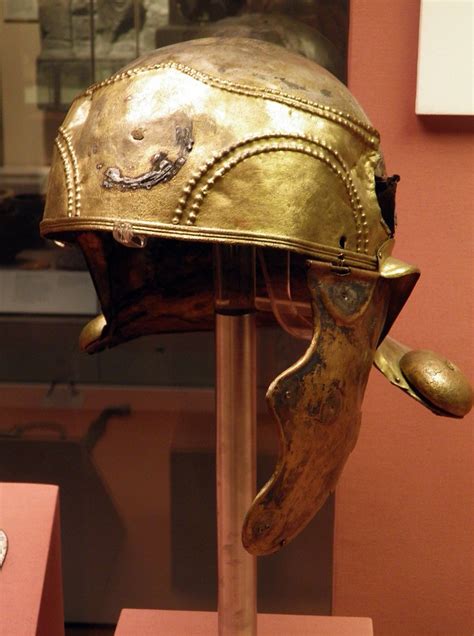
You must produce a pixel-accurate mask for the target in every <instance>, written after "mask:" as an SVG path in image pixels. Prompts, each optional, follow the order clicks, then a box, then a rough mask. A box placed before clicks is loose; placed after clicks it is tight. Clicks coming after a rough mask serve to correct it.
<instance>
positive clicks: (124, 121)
mask: <svg viewBox="0 0 474 636" xmlns="http://www.w3.org/2000/svg"><path fill="white" fill-rule="evenodd" d="M396 182H397V178H396V177H392V178H388V177H387V176H386V175H385V172H384V166H383V160H382V157H381V154H380V150H379V135H378V133H377V131H376V130H375V129H374V128H373V127H372V126H371V124H370V122H369V121H368V119H367V117H366V115H365V114H364V112H363V110H362V109H361V107H360V106H359V104H358V103H357V101H356V100H355V99H354V98H353V97H352V95H351V94H350V92H349V91H348V89H347V88H346V87H345V86H344V85H343V84H342V83H341V82H339V81H338V80H337V79H336V78H335V77H334V76H332V75H331V74H330V73H329V72H327V71H326V70H324V69H323V68H321V67H320V66H318V65H317V64H316V63H314V62H313V61H310V60H308V59H305V58H303V57H300V56H298V55H295V54H293V53H291V52H289V51H287V50H285V49H283V48H280V47H277V46H275V45H273V44H269V43H267V42H260V41H257V40H250V39H238V38H229V39H222V40H217V39H215V38H209V39H202V40H195V41H191V42H186V43H183V44H178V45H174V46H169V47H166V48H163V49H160V50H158V51H155V52H153V53H151V54H149V55H145V56H143V57H141V58H139V59H138V60H136V61H135V62H133V63H131V64H130V65H129V66H127V67H125V68H124V69H123V70H122V71H120V72H119V73H117V74H116V75H113V76H112V77H110V78H109V79H107V80H105V81H103V82H100V83H98V84H96V85H94V86H92V87H90V88H89V89H88V90H86V91H85V93H84V94H82V95H80V96H79V97H78V98H77V99H76V100H75V101H74V103H73V105H72V107H71V109H70V111H69V113H68V115H67V117H66V119H65V121H64V124H63V125H62V126H61V128H60V130H59V134H58V137H57V139H56V150H55V155H54V158H53V163H52V168H51V175H50V181H49V190H48V196H47V203H46V211H45V215H44V220H43V222H42V232H43V234H44V235H45V236H48V237H49V238H54V239H59V240H66V241H77V243H78V244H79V245H80V247H81V248H82V250H83V252H84V254H85V257H86V260H87V262H88V265H89V268H90V271H91V274H92V277H93V279H94V283H95V286H96V289H97V293H98V296H99V298H100V302H101V305H102V310H103V316H101V317H99V318H98V319H96V320H95V321H93V323H92V324H91V325H90V326H89V327H86V329H85V330H84V332H83V334H82V337H81V342H82V346H83V348H84V349H85V350H87V351H89V352H93V351H97V350H100V349H102V348H104V347H108V346H114V345H116V344H118V343H120V342H122V341H125V340H128V339H131V338H134V337H137V336H140V335H144V334H151V333H156V332H159V331H179V330H196V329H212V328H213V323H214V297H213V282H212V245H213V244H229V245H235V244H244V245H251V246H255V247H256V248H257V250H258V252H259V254H260V263H261V266H260V269H259V276H258V280H257V297H258V298H259V299H260V302H259V303H257V309H260V310H261V311H259V321H260V323H261V324H269V323H271V322H272V321H273V320H274V313H275V314H276V317H277V319H278V321H279V322H280V323H282V324H283V325H284V326H285V327H286V328H288V330H289V331H293V332H295V333H298V334H299V335H303V336H306V335H308V334H309V337H310V339H311V342H310V344H309V348H308V350H307V352H306V353H305V355H304V356H303V358H302V359H301V360H299V361H298V362H296V364H295V365H294V366H292V367H291V368H290V369H288V370H287V371H285V372H284V373H283V374H281V375H280V376H279V377H278V378H277V379H276V380H275V381H274V382H273V383H272V384H271V386H270V388H269V390H268V394H267V400H268V403H269V406H270V410H271V411H272V413H273V414H274V416H275V418H276V420H277V422H278V424H279V429H280V438H281V456H280V460H279V462H278V465H277V468H276V470H275V473H274V475H273V477H272V478H271V479H270V481H269V482H268V483H267V484H266V486H265V487H264V488H263V489H262V491H261V492H260V493H259V494H258V496H257V498H256V499H255V501H254V503H253V504H252V507H251V509H250V510H249V512H248V514H247V517H246V519H245V522H244V529H243V542H244V545H245V546H246V548H247V549H248V550H249V551H250V552H252V553H254V554H268V553H271V552H274V551H276V550H278V549H279V548H280V547H281V546H282V545H284V544H285V543H286V542H288V541H289V540H290V539H292V538H293V537H294V536H295V535H296V534H297V533H298V532H299V531H300V530H301V529H302V528H303V527H304V526H305V525H306V524H307V523H308V522H309V521H310V519H311V518H312V517H313V516H314V514H315V513H316V512H317V510H318V509H319V508H320V507H321V505H322V504H323V503H324V501H325V499H326V498H327V496H328V494H329V493H330V492H331V491H332V490H333V489H334V488H335V485H336V482H337V479H338V477H339V475H340V473H341V471H342V468H343V466H344V464H345V461H346V459H347V457H348V455H349V453H350V452H351V450H352V448H353V447H354V444H355V442H356V440H357V435H358V430H359V425H360V408H361V403H362V398H363V394H364V390H365V385H366V382H367V378H368V374H369V370H370V368H371V365H372V363H373V361H374V356H376V349H377V347H379V349H378V352H377V364H378V365H379V367H380V368H381V369H382V371H383V372H384V373H385V374H386V375H387V377H389V379H390V380H391V381H392V382H393V383H395V384H397V385H398V386H400V387H401V388H404V389H405V390H406V391H407V392H408V393H410V394H411V395H412V396H413V397H415V398H416V399H418V400H420V401H421V402H423V403H425V404H426V405H427V406H429V407H430V408H432V409H433V410H434V411H435V412H438V413H442V414H446V415H453V416H462V415H464V414H465V413H466V412H467V411H468V410H469V408H470V402H471V399H472V396H471V391H470V387H469V385H468V384H467V382H466V380H465V379H464V377H463V376H462V374H461V373H460V372H459V371H458V370H457V369H456V368H455V367H453V365H451V363H449V362H447V361H444V360H442V359H441V358H439V357H437V356H436V355H435V354H430V353H427V352H416V355H417V356H418V358H416V355H415V359H413V356H414V353H413V352H411V353H410V352H409V351H408V349H406V348H405V347H403V345H399V344H398V343H396V342H395V341H393V340H390V339H389V338H385V336H386V334H387V332H388V330H389V328H390V326H391V324H392V323H393V321H394V319H395V318H396V316H397V314H398V313H399V311H400V309H401V308H402V306H403V304H404V303H405V301H406V299H407V297H408V295H409V294H410V292H411V290H412V288H413V286H414V284H415V283H416V280H417V278H418V275H419V273H418V270H417V269H416V268H414V267H411V266H408V265H405V264H404V263H401V262H400V261H398V260H396V259H394V258H392V257H391V255H390V254H391V250H392V246H393V234H394V229H395V212H394V195H395V187H396ZM134 247H141V248H142V249H133V248H134ZM130 248H132V249H130ZM265 301H267V302H266V303H265ZM280 301H283V302H280ZM270 306H271V307H273V310H274V312H269V311H266V309H268V307H270ZM282 307H284V308H288V307H290V309H289V310H288V309H281V308H282ZM305 308H308V311H306V309H305ZM380 343H382V344H380ZM379 345H380V346H379ZM407 356H408V358H407ZM420 356H421V357H420ZM449 365H451V366H449ZM434 368H436V369H437V371H436V373H434V372H433V369H434ZM440 368H442V370H443V373H444V379H443V380H442V381H440V380H439V378H440V375H439V373H438V372H439V369H440ZM404 371H405V373H404ZM433 378H435V380H436V382H437V384H436V382H435V384H436V386H435V384H433V381H432V380H433Z"/></svg>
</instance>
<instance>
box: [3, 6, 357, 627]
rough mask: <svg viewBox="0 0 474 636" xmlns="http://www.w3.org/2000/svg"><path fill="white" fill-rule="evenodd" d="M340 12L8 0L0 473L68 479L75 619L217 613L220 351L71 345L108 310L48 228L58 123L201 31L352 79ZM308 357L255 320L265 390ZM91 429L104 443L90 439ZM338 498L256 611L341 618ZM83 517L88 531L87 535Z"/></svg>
mask: <svg viewBox="0 0 474 636" xmlns="http://www.w3.org/2000/svg"><path fill="white" fill-rule="evenodd" d="M347 5H348V0H5V2H3V3H2V4H0V80H1V81H0V325H1V329H0V347H1V352H2V355H1V356H0V383H1V384H0V406H1V407H2V408H1V412H2V418H0V454H1V453H2V452H3V453H4V456H5V457H7V456H8V457H10V460H9V461H5V462H3V463H2V464H1V466H2V468H1V470H0V481H2V480H3V481H28V480H29V481H38V482H41V481H44V482H48V481H49V482H51V481H54V482H55V483H58V484H59V485H60V486H61V489H62V502H61V506H62V514H63V523H62V525H63V552H64V562H65V568H64V573H65V606H66V620H67V621H68V622H75V623H85V624H113V623H114V622H115V621H116V619H117V617H118V613H119V611H120V608H121V607H123V606H128V607H131V606H132V607H162V608H183V609H212V608H214V607H215V598H216V594H215V589H216V583H215V578H216V561H215V500H214V481H213V480H214V477H213V475H214V461H215V460H214V441H213V435H214V419H213V393H212V387H213V383H214V351H213V334H212V333H206V332H203V333H191V334H185V335H183V334H181V335H176V334H163V335H160V336H153V337H148V338H145V339H142V340H137V341H134V342H130V343H128V344H127V345H125V346H123V347H121V348H119V349H117V350H115V349H113V350H108V351H105V352H102V353H100V354H97V355H96V356H94V357H89V356H87V355H86V354H83V353H80V352H79V351H78V349H77V345H76V342H77V338H78V334H79V332H80V330H81V328H82V326H83V325H84V324H85V323H86V322H87V321H88V320H89V319H90V317H91V316H94V315H96V313H98V311H99V307H98V303H97V298H96V294H95V290H94V287H93V285H92V282H91V279H90V277H89V273H88V271H87V267H86V264H85V262H84V259H83V257H82V255H81V253H80V252H79V251H78V250H77V249H76V248H74V247H62V246H59V245H55V244H53V243H51V242H49V241H45V240H43V239H42V238H41V237H40V234H39V221H40V219H41V216H42V210H43V206H44V197H45V191H46V184H47V177H48V166H49V163H50V161H51V152H52V148H53V144H54V138H55V136H56V132H57V129H58V127H59V125H60V124H61V122H62V120H63V118H64V116H65V113H66V111H67V109H68V108H69V105H70V103H71V101H72V100H73V98H74V96H75V95H76V94H77V93H78V92H80V91H81V90H83V89H84V88H86V87H87V86H88V85H90V84H91V83H93V82H96V81H100V80H102V79H104V78H105V77H107V76H109V75H110V74H112V73H114V72H115V71H117V70H118V69H119V68H120V67H122V66H123V65H125V64H127V63H128V62H129V61H131V60H132V59H134V58H136V57H137V56H140V55H142V54H143V53H146V52H147V51H150V50H152V49H154V48H157V47H161V46H167V45H170V44H173V43H176V42H179V41H182V40H188V39H193V38H198V37H226V36H229V35H239V36H244V37H258V38H261V39H266V40H269V41H271V42H275V43H277V44H281V45H284V46H290V47H292V48H294V49H295V50H297V51H299V52H300V53H303V54H305V55H307V56H309V57H313V58H314V59H317V60H319V61H320V63H321V64H323V65H324V66H326V67H328V68H329V69H330V70H331V71H332V72H334V73H335V74H336V75H338V76H339V77H340V79H342V80H343V81H344V80H345V74H346V70H345V69H346V64H345V59H346V51H347V28H348V6H347ZM303 349H304V343H303V344H302V343H300V342H298V341H294V340H292V339H291V338H290V337H289V336H288V335H286V334H285V333H284V332H283V331H281V330H280V329H279V328H277V327H274V328H273V327H272V328H263V329H261V330H260V332H259V361H260V363H259V375H258V386H259V390H260V392H261V393H262V395H263V391H264V389H265V388H266V386H267V385H268V383H269V381H270V380H271V379H273V378H274V377H275V376H276V374H277V373H278V372H279V371H280V370H283V369H286V368H287V367H288V366H289V365H290V363H291V362H293V361H294V360H295V359H297V357H298V355H299V354H300V353H301V352H302V350H303ZM111 408H112V410H110V409H111ZM107 409H109V410H107ZM114 409H115V410H114ZM260 411H261V413H260V418H261V424H259V427H260V432H259V435H260V437H261V440H260V441H261V446H260V448H259V482H263V481H264V479H265V478H267V477H268V473H269V471H270V470H271V467H272V465H273V463H274V457H275V454H276V452H277V449H276V440H275V439H274V433H273V431H272V429H271V426H270V424H269V422H268V421H267V419H266V416H265V414H264V407H263V398H262V396H261V405H260ZM101 413H102V415H101ZM101 417H102V419H100V418H101ZM117 418H118V419H117ZM109 419H110V422H109ZM116 420H117V421H116ZM97 422H99V424H100V425H102V429H101V434H100V436H99V437H100V439H99V437H97V438H94V443H93V444H89V442H88V441H87V440H89V439H90V436H91V435H93V431H94V430H95V429H94V426H95V427H97V426H98V424H97ZM91 430H92V433H91ZM65 440H69V441H70V442H73V443H75V444H76V445H77V446H80V447H81V448H83V447H86V448H87V457H88V460H87V461H82V460H81V462H77V463H76V464H74V462H75V461H76V460H71V461H72V463H69V464H68V462H67V461H64V456H63V454H62V450H61V448H60V446H61V444H64V443H65ZM84 445H85V446H84ZM12 453H14V457H15V459H14V460H12V459H11V458H12V457H13V455H12ZM73 454H74V453H73ZM72 456H73V455H71V457H72ZM74 456H75V455H74ZM61 457H62V459H61ZM51 466H53V467H55V469H54V470H53V468H51ZM72 470H73V471H74V476H73V477H71V471H72ZM190 484H192V486H190ZM75 501H76V502H78V501H79V502H80V510H79V509H78V507H77V506H78V505H79V504H77V505H74V502H75ZM203 502H204V503H203ZM333 503H334V502H333V499H331V500H330V501H329V502H328V504H327V505H326V506H325V508H324V510H323V511H322V513H321V514H320V515H318V516H317V518H316V519H315V520H314V521H313V522H312V524H311V527H310V529H309V530H308V531H307V532H306V533H304V534H303V535H302V536H301V537H299V538H298V539H297V540H296V541H295V542H294V544H292V545H291V546H290V547H289V548H287V549H286V551H284V552H283V553H281V554H279V555H277V556H274V557H272V558H270V559H264V560H261V562H260V564H259V568H260V572H259V579H260V589H259V595H260V599H259V602H260V608H261V611H278V612H288V613H309V614H311V613H313V614H329V613H330V609H331V576H332V574H331V573H332V552H331V550H332V548H331V546H332V528H333ZM85 516H86V517H87V518H88V519H89V522H88V523H91V524H92V527H91V528H89V529H88V530H87V532H86V531H84V532H82V533H81V531H80V528H85V525H84V523H85V522H84V519H85ZM78 529H79V534H80V536H81V540H80V541H79V543H78V540H77V537H76V536H75V533H76V532H78ZM81 541H82V542H81ZM303 563H306V564H307V565H306V566H304V567H303V565H302V564H303ZM92 582H93V584H92Z"/></svg>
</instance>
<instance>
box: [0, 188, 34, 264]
mask: <svg viewBox="0 0 474 636" xmlns="http://www.w3.org/2000/svg"><path fill="white" fill-rule="evenodd" d="M43 209H44V197H43V196H42V195H40V194H17V195H14V194H13V192H11V191H5V190H3V191H2V192H1V193H0V263H1V264H2V265H8V264H11V263H14V262H15V257H16V255H17V254H18V253H19V252H21V251H22V250H24V249H29V248H37V247H40V246H41V245H42V243H43V239H42V238H41V236H40V231H39V224H40V221H41V217H42V216H43Z"/></svg>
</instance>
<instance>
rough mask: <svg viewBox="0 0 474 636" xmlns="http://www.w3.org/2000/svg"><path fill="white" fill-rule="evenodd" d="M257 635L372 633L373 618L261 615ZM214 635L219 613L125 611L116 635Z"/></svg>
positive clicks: (345, 635) (346, 635)
mask: <svg viewBox="0 0 474 636" xmlns="http://www.w3.org/2000/svg"><path fill="white" fill-rule="evenodd" d="M257 624H258V636H290V635H291V636H373V633H374V632H373V629H372V620H371V619H370V618H347V617H336V616H291V615H288V614H259V615H258V618H257ZM137 634H140V636H214V635H215V634H217V613H215V612H175V611H171V610H132V609H124V610H122V612H121V614H120V618H119V622H118V625H117V629H116V631H115V636H137Z"/></svg>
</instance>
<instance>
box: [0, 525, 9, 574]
mask: <svg viewBox="0 0 474 636" xmlns="http://www.w3.org/2000/svg"><path fill="white" fill-rule="evenodd" d="M7 552H8V537H7V535H6V534H5V532H4V531H3V530H0V568H1V567H2V565H3V564H4V563H5V559H6V558H7Z"/></svg>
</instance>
